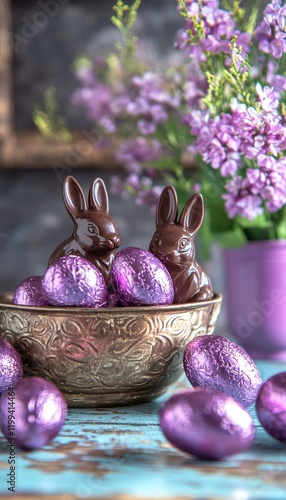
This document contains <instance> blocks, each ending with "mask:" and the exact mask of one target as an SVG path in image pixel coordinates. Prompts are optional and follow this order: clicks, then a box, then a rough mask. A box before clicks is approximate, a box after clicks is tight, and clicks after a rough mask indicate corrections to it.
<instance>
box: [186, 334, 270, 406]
mask: <svg viewBox="0 0 286 500" xmlns="http://www.w3.org/2000/svg"><path fill="white" fill-rule="evenodd" d="M184 369H185V373H186V375H187V378H188V380H189V381H190V383H191V384H192V386H193V387H197V386H199V387H209V388H211V389H215V390H217V391H221V392H225V393H226V394H229V395H230V396H232V397H233V398H234V399H236V400H237V401H238V402H239V403H241V404H242V405H243V406H245V407H247V406H250V405H251V404H253V403H254V402H255V400H256V396H257V394H258V391H259V388H260V386H261V384H262V379H261V375H260V373H259V371H258V368H257V367H256V365H255V363H254V361H253V359H252V358H251V357H250V356H249V355H248V354H247V353H246V352H245V350H244V349H243V348H242V347H239V346H238V345H237V344H235V343H234V342H231V341H230V340H229V339H227V338H225V337H221V336H220V335H204V336H202V337H196V338H195V339H194V340H192V341H191V342H189V343H188V344H187V346H186V348H185V352H184Z"/></svg>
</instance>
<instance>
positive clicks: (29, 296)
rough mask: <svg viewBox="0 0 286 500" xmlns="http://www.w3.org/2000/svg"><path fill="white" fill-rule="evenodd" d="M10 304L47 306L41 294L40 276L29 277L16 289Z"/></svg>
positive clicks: (47, 303)
mask: <svg viewBox="0 0 286 500" xmlns="http://www.w3.org/2000/svg"><path fill="white" fill-rule="evenodd" d="M12 304H19V305H24V306H48V305H49V302H48V301H47V299H46V297H45V296H44V294H43V292H42V276H30V277H29V278H27V279H25V280H23V281H22V282H21V283H20V284H19V285H18V286H17V288H16V290H15V292H14V295H13V299H12Z"/></svg>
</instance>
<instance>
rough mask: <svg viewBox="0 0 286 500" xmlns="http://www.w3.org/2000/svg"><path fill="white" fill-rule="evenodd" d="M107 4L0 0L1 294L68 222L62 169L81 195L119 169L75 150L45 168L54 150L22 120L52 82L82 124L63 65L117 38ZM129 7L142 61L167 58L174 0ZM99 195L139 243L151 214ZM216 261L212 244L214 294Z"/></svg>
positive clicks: (40, 263) (130, 240) (37, 261)
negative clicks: (76, 157) (134, 10)
mask: <svg viewBox="0 0 286 500" xmlns="http://www.w3.org/2000/svg"><path fill="white" fill-rule="evenodd" d="M127 3H128V2H127ZM113 4H114V1H113V0H96V1H92V0H81V1H76V0H51V1H48V0H42V1H34V0H25V1H23V0H10V1H9V0H0V38H1V34H2V42H3V41H4V45H3V44H2V49H0V94H2V95H0V155H1V156H0V254H1V261H0V291H2V292H3V291H6V290H13V289H14V288H15V287H16V286H17V284H18V283H19V282H20V281H22V280H23V279H24V278H26V277H28V276H31V275H36V274H42V273H43V272H44V270H45V267H46V264H47V260H48V258H49V256H50V254H51V253H52V251H53V249H54V248H55V247H56V246H57V245H58V243H60V242H61V241H62V240H63V239H65V238H66V237H68V236H69V235H70V234H71V232H72V229H73V225H72V222H71V220H70V218H69V216H68V214H67V212H66V210H65V207H64V205H63V202H62V179H63V176H64V175H65V174H67V173H72V175H74V176H75V177H76V178H77V180H78V181H79V182H80V184H81V185H82V188H83V190H84V191H85V193H87V192H88V189H89V186H90V184H91V183H92V181H93V179H94V178H96V177H101V178H102V179H103V180H104V181H105V183H106V186H107V189H108V186H109V180H110V176H111V175H113V174H114V173H116V174H117V175H118V174H120V175H121V173H120V168H118V167H117V166H116V165H114V164H112V162H111V163H110V164H108V161H107V160H106V158H105V159H104V161H102V162H101V161H100V158H96V161H94V164H93V163H92V161H91V160H90V157H89V161H86V163H87V165H86V164H85V156H84V155H83V157H82V160H81V161H80V163H79V164H78V163H77V164H75V165H74V166H73V165H72V164H71V163H69V166H68V167H66V168H65V162H64V161H63V162H62V163H61V164H60V167H59V168H58V169H55V168H54V166H52V163H53V161H54V160H58V152H56V151H55V153H54V152H53V147H52V146H50V145H49V144H47V143H45V144H44V142H43V138H41V139H40V142H39V140H38V139H35V137H36V135H35V134H36V128H35V127H34V124H33V118H32V115H33V109H34V107H35V106H36V105H39V106H41V105H42V103H43V94H44V92H45V89H46V88H47V86H49V85H53V86H54V87H55V88H56V98H57V100H58V103H59V108H60V109H59V111H60V113H61V114H62V115H63V116H64V117H65V118H66V120H67V122H68V125H69V127H71V128H73V129H79V130H82V129H83V128H86V129H87V130H91V129H92V123H88V122H87V121H86V118H85V113H81V111H80V108H79V107H76V106H73V105H72V104H71V102H70V95H71V93H72V91H73V90H74V88H75V87H76V81H75V77H74V74H73V63H74V61H75V59H76V58H77V57H79V56H82V55H85V54H87V55H92V56H94V55H101V56H104V53H105V52H108V50H110V49H112V48H113V46H114V42H115V41H116V39H117V38H118V30H117V29H116V28H115V27H114V26H113V25H112V24H111V22H110V17H111V16H112V14H113V10H112V7H113ZM139 13H140V14H139V18H138V22H137V32H138V35H139V36H140V39H142V40H143V42H144V45H145V46H146V47H147V50H148V57H149V56H150V55H152V58H154V62H155V63H156V64H160V61H162V59H166V58H168V59H170V60H172V58H173V57H175V51H174V49H173V42H174V37H175V33H176V31H177V29H178V28H179V27H180V26H181V25H182V22H181V18H180V16H179V15H178V14H177V12H176V2H175V0H156V1H152V0H142V4H141V7H140V10H139ZM7 33H8V34H7ZM7 39H8V42H7ZM5 43H6V52H5ZM3 47H4V48H3ZM1 50H2V53H1ZM1 127H2V128H1ZM1 131H2V132H1ZM1 134H2V135H1ZM15 137H17V140H16V139H15ZM36 145H37V150H36V148H35V146H36ZM47 151H48V153H47ZM16 153H17V154H16ZM63 158H64V156H63ZM37 161H38V163H37ZM122 175H123V172H122ZM109 198H110V212H111V213H112V215H113V216H114V218H115V220H116V223H117V225H118V228H119V231H120V233H121V237H122V246H123V247H125V246H130V245H133V246H139V247H142V248H145V249H147V248H148V245H149V241H150V239H151V236H152V234H153V232H154V228H155V219H154V214H152V213H150V211H149V208H148V207H144V206H141V207H140V206H136V204H135V200H134V199H133V198H132V197H131V198H127V199H122V198H120V197H117V196H115V195H112V196H111V195H110V196H109ZM220 258H221V257H220V252H219V251H218V250H216V249H215V251H214V258H213V259H212V261H211V262H208V263H206V264H205V265H206V267H207V269H208V271H209V273H210V275H211V278H212V281H213V284H214V287H215V288H216V290H219V291H221V290H222V287H223V277H222V276H221V272H220V269H221V266H220V264H219V261H220ZM198 260H199V256H198Z"/></svg>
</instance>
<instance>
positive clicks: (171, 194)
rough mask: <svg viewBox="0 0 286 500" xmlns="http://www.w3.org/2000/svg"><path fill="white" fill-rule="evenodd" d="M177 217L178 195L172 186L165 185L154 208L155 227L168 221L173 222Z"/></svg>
mask: <svg viewBox="0 0 286 500" xmlns="http://www.w3.org/2000/svg"><path fill="white" fill-rule="evenodd" d="M177 217H178V197H177V193H176V190H175V189H174V188H173V186H166V187H165V188H164V189H163V191H162V193H161V195H160V198H159V200H158V203H157V208H156V227H160V226H162V225H164V224H166V223H168V222H175V221H176V220H177Z"/></svg>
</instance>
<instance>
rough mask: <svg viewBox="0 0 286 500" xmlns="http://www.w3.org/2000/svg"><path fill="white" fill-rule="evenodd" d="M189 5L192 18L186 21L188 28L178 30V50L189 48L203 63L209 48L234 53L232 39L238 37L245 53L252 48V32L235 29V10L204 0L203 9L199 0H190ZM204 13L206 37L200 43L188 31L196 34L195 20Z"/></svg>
mask: <svg viewBox="0 0 286 500" xmlns="http://www.w3.org/2000/svg"><path fill="white" fill-rule="evenodd" d="M186 6H187V11H188V13H189V15H190V16H191V19H188V20H187V21H186V23H185V29H184V30H180V31H179V32H178V33H177V38H176V41H175V47H176V48H177V49H179V50H181V51H186V52H187V53H188V54H189V55H191V56H193V57H194V58H197V59H198V60H199V61H200V62H203V61H205V60H206V56H205V52H206V51H208V52H213V53H214V54H219V53H223V54H230V53H231V40H232V39H233V38H234V36H236V37H237V46H238V47H241V49H242V53H243V54H244V55H245V54H246V53H247V52H249V51H250V43H251V37H250V35H249V34H248V33H241V32H240V31H238V30H236V29H235V22H234V20H233V18H232V15H231V13H230V12H229V11H226V10H222V9H220V8H219V4H218V2H216V1H202V8H201V10H200V8H199V4H198V2H196V1H189V2H186ZM200 15H201V16H202V18H201V20H202V22H203V28H204V37H203V38H202V39H201V40H200V41H199V42H198V43H189V35H188V33H187V30H190V31H191V32H193V34H194V35H195V33H196V28H195V24H194V21H193V20H192V19H194V20H196V21H197V22H198V21H199V20H200Z"/></svg>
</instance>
